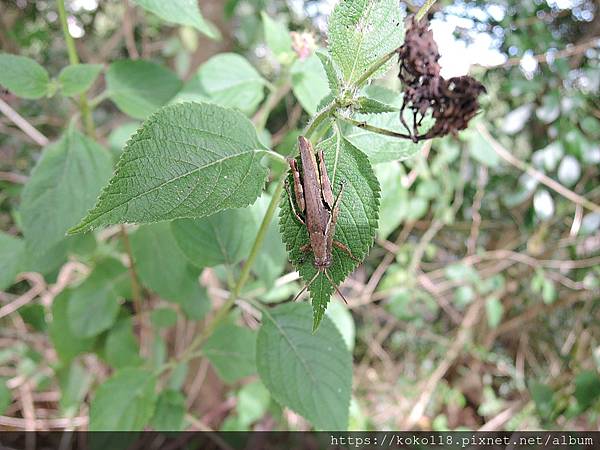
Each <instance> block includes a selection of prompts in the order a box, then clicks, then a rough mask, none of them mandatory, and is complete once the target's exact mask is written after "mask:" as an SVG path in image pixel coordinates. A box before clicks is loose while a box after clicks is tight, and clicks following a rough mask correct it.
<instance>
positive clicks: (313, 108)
mask: <svg viewBox="0 0 600 450" xmlns="http://www.w3.org/2000/svg"><path fill="white" fill-rule="evenodd" d="M291 73H292V90H293V92H294V96H295V97H296V98H297V99H298V101H299V102H300V104H301V105H302V107H303V108H304V110H305V111H306V112H307V113H309V114H311V115H313V114H315V113H316V112H317V109H318V107H319V105H320V104H321V101H322V100H323V98H324V97H326V96H327V94H329V92H330V91H329V82H328V81H327V74H326V73H325V69H323V66H322V65H321V62H320V61H319V57H318V56H317V55H316V54H313V55H311V56H310V57H309V58H307V59H304V60H301V59H298V60H297V61H296V62H295V63H294V64H293V65H292V69H291Z"/></svg>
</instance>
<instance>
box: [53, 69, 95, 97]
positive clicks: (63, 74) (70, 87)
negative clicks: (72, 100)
mask: <svg viewBox="0 0 600 450" xmlns="http://www.w3.org/2000/svg"><path fill="white" fill-rule="evenodd" d="M101 71H102V64H77V65H74V66H67V67H65V68H64V69H62V70H61V71H60V73H59V74H58V81H59V83H60V86H61V89H62V93H63V94H64V95H67V96H71V95H75V94H81V93H83V92H86V91H87V90H88V89H89V88H90V87H92V84H94V81H96V78H98V75H100V72H101Z"/></svg>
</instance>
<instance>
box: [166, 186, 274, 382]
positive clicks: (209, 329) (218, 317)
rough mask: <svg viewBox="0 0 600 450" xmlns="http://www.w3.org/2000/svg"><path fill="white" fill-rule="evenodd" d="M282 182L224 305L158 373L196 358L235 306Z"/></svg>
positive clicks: (263, 235)
mask: <svg viewBox="0 0 600 450" xmlns="http://www.w3.org/2000/svg"><path fill="white" fill-rule="evenodd" d="M284 180H285V174H284V175H282V176H281V178H280V179H279V181H278V182H277V187H276V188H275V192H273V197H272V198H271V202H270V203H269V207H268V208H267V212H266V213H265V216H264V217H263V220H262V222H261V224H260V228H259V229H258V233H257V234H256V238H255V239H254V244H253V245H252V249H251V250H250V255H249V256H248V259H247V260H246V261H245V262H244V265H243V267H242V271H241V273H240V277H239V278H238V280H237V282H236V284H235V286H234V287H233V289H232V291H231V293H230V294H229V297H228V298H227V300H226V301H225V303H223V305H221V307H220V308H219V310H218V311H217V312H216V314H215V315H214V317H213V318H212V320H211V321H210V322H209V323H208V324H207V325H206V327H204V330H202V333H201V334H199V335H198V336H197V337H196V338H195V339H194V340H193V341H192V343H191V344H190V345H189V346H188V348H187V349H186V350H185V351H184V352H183V353H182V354H181V356H180V357H179V358H177V360H176V361H170V362H168V363H167V364H165V365H164V366H163V367H161V369H160V372H164V371H165V370H168V369H170V368H172V367H174V366H175V365H176V364H179V363H181V362H186V361H189V360H191V359H193V358H195V357H196V356H199V353H198V352H197V351H198V349H199V348H200V347H202V345H203V344H204V343H205V342H206V340H207V339H208V338H209V337H210V335H211V334H212V333H213V331H214V330H215V328H216V327H217V326H218V325H219V324H220V323H221V322H223V320H225V318H226V317H227V314H228V313H229V311H230V310H231V308H233V305H235V302H236V300H237V298H238V297H239V295H240V292H241V291H242V288H243V287H244V285H245V284H246V281H248V277H249V276H250V269H251V268H252V265H253V264H254V261H255V260H256V257H257V256H258V253H259V251H260V248H261V247H262V244H263V242H264V240H265V237H266V235H267V230H268V229H269V225H270V223H271V220H272V219H273V216H274V215H275V210H276V209H277V204H278V203H279V198H280V197H281V193H282V192H283V183H284Z"/></svg>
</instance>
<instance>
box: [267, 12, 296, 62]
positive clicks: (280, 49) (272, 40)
mask: <svg viewBox="0 0 600 450" xmlns="http://www.w3.org/2000/svg"><path fill="white" fill-rule="evenodd" d="M261 17H262V22H263V32H264V34H265V41H266V43H267V46H268V47H269V48H270V49H271V51H272V52H273V54H274V55H275V56H276V57H277V59H278V60H279V61H280V62H282V63H285V62H287V61H289V60H291V58H292V38H291V37H290V32H289V31H288V29H287V27H286V25H285V24H284V23H283V22H281V21H279V20H274V19H271V18H270V17H269V15H268V14H267V13H266V12H264V11H261Z"/></svg>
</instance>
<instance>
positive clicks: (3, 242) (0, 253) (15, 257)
mask: <svg viewBox="0 0 600 450" xmlns="http://www.w3.org/2000/svg"><path fill="white" fill-rule="evenodd" d="M24 258H25V244H24V242H23V239H19V238H16V237H14V236H12V235H10V234H7V233H3V232H1V231H0V291H1V290H4V289H6V288H7V287H9V286H10V285H11V284H13V282H14V281H15V277H16V276H17V274H18V273H19V272H20V271H21V268H22V266H23V263H24Z"/></svg>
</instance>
